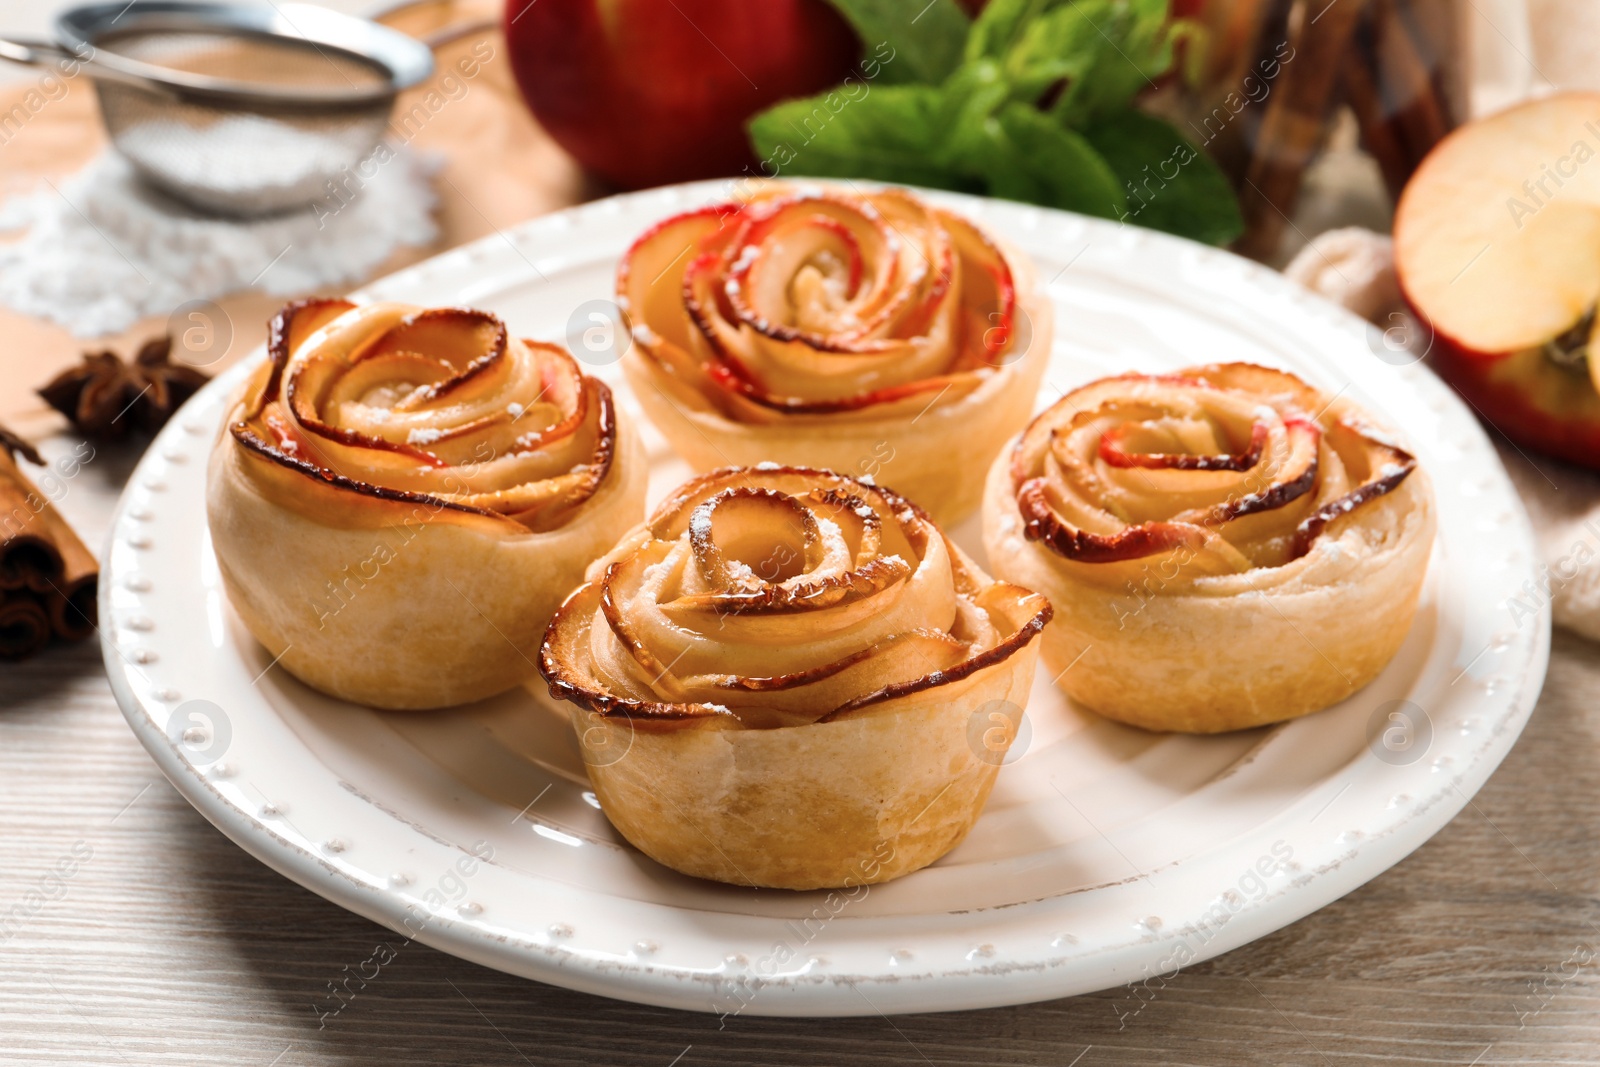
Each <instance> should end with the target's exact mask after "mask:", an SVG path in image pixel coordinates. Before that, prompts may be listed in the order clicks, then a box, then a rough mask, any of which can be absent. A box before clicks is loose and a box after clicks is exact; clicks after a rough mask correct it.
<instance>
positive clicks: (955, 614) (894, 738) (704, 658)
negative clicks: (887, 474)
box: [540, 465, 1050, 889]
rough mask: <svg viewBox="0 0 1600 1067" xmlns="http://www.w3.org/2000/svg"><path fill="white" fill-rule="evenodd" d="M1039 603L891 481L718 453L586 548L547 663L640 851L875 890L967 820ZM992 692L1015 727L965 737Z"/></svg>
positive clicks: (1025, 657)
mask: <svg viewBox="0 0 1600 1067" xmlns="http://www.w3.org/2000/svg"><path fill="white" fill-rule="evenodd" d="M1049 617H1050V605H1049V604H1048V602H1047V601H1046V600H1045V599H1044V598H1043V597H1041V596H1039V595H1037V594H1035V593H1030V592H1028V591H1027V590H1025V589H1020V588H1018V587H1016V586H1013V585H1008V584H1007V583H1004V582H994V581H992V580H990V579H989V578H988V577H987V576H986V575H984V574H983V573H982V572H981V571H980V570H978V568H977V567H976V566H975V565H974V564H973V563H972V562H971V560H969V559H967V558H966V556H965V555H964V554H963V553H962V552H961V550H960V549H959V548H957V547H956V546H955V545H954V544H952V543H951V542H950V541H948V540H947V539H946V538H945V536H944V534H943V533H942V532H940V530H939V529H938V527H936V526H935V525H934V524H933V522H932V521H931V520H930V519H929V518H928V517H927V516H926V515H925V514H924V513H923V512H922V511H921V510H920V509H918V508H917V507H916V506H915V505H913V504H910V503H908V502H907V501H905V500H904V499H903V498H901V497H899V496H898V495H896V494H895V493H892V492H890V491H888V490H886V489H881V488H878V487H876V486H873V485H870V484H865V483H862V482H858V481H854V480H852V479H849V478H845V477H843V476H841V475H838V474H835V473H833V472H831V471H819V470H810V469H805V468H787V467H777V466H775V465H773V466H770V467H768V468H765V469H758V468H726V469H723V470H719V471H713V472H711V473H710V474H707V475H703V476H701V477H700V478H697V479H695V480H693V481H691V482H689V483H688V484H687V485H684V486H683V487H682V488H680V489H679V490H678V491H677V492H676V493H674V494H673V495H672V496H671V497H670V498H669V499H668V500H666V501H665V502H664V503H663V504H662V505H661V506H660V507H659V508H658V509H657V510H656V512H655V513H654V514H653V515H652V516H651V517H650V519H649V521H648V522H647V524H646V525H644V526H641V527H639V528H638V529H636V530H634V531H633V532H632V533H630V534H629V535H628V536H627V537H625V538H624V539H623V541H622V542H621V544H619V545H618V546H617V548H616V549H615V550H614V551H612V552H611V553H610V554H608V555H607V556H606V557H604V558H603V559H601V560H599V561H597V562H596V563H595V565H594V566H593V567H592V568H591V569H590V572H589V582H588V584H586V585H584V586H583V587H582V588H580V589H578V590H577V591H576V592H574V593H573V594H572V596H571V597H569V598H568V599H567V601H566V603H565V604H563V605H562V607H561V610H560V611H559V612H558V613H557V614H556V617H555V619H554V620H553V621H552V622H551V624H550V630H549V632H548V634H547V635H546V637H545V642H544V648H543V650H542V654H541V658H540V670H541V671H542V672H543V673H544V676H545V678H546V680H547V681H548V682H549V683H550V692H551V693H552V695H554V696H556V697H557V698H560V699H565V700H568V701H571V702H572V703H573V705H574V707H573V711H572V717H573V725H574V728H575V729H576V730H577V732H578V735H579V739H580V743H581V748H582V750H583V753H584V759H585V762H586V764H587V766H588V770H589V778H590V781H591V782H593V784H594V788H595V793H596V795H597V796H598V797H599V798H600V804H601V807H602V809H603V810H604V811H605V813H606V815H607V816H608V817H609V818H610V819H611V821H612V823H613V824H614V825H615V826H616V827H617V829H618V830H620V831H621V832H622V834H623V835H624V836H625V837H627V838H628V840H630V841H632V842H633V843H634V844H635V845H636V846H638V847H639V848H640V849H641V850H642V851H644V852H645V853H646V854H648V855H650V856H651V857H653V858H655V859H656V860H658V861H659V862H661V863H663V864H665V865H667V866H669V867H672V868H674V869H676V870H679V871H682V872H684V873H686V874H692V875H696V876H699V877H702V878H712V879H716V880H717V881H722V882H732V883H735V884H739V885H758V886H770V887H775V888H786V889H815V888H822V887H827V886H840V885H856V884H867V883H872V882H880V881H883V880H885V879H889V878H894V877H898V876H899V875H902V874H905V873H907V872H909V871H913V870H916V869H918V868H920V867H923V866H925V865H927V864H929V863H931V862H933V861H934V860H936V859H938V858H939V857H940V856H942V855H944V854H945V853H946V852H948V851H949V850H950V849H952V848H954V847H955V846H956V844H957V843H958V842H960V840H961V839H962V838H963V837H964V836H966V833H967V831H968V830H969V829H970V828H971V826H972V824H973V822H975V821H976V819H977V817H978V814H979V812H980V811H981V810H982V809H983V804H984V801H985V800H986V799H987V797H988V794H989V790H990V788H991V786H992V785H993V784H994V779H995V774H996V772H997V771H998V769H999V764H1000V762H1001V758H1002V757H1003V756H1004V753H1005V749H1006V748H1007V747H1008V746H1009V743H1010V737H1011V736H1014V734H1015V729H1016V726H1017V725H1018V723H1019V722H1020V717H1021V708H1022V705H1023V704H1024V703H1025V702H1026V700H1027V694H1028V688H1029V685H1030V684H1031V682H1032V678H1033V664H1034V658H1035V648H1036V642H1035V641H1034V638H1035V637H1036V636H1037V635H1038V633H1039V631H1040V630H1041V629H1042V628H1043V627H1044V624H1045V622H1047V621H1048V620H1049ZM997 709H998V710H999V711H1000V713H1001V714H1003V715H1004V716H1005V717H1006V718H1007V720H1008V722H1009V726H1010V730H1009V733H1008V736H1007V737H1005V738H1004V741H1003V743H1002V744H999V745H995V744H993V738H992V735H991V736H990V737H989V738H984V739H983V740H980V741H975V740H974V737H975V736H977V737H979V738H982V737H983V730H979V731H977V732H976V734H975V733H974V730H973V723H974V721H975V717H976V721H977V722H978V723H979V724H980V725H981V727H983V728H984V729H992V728H993V726H994V725H995V723H994V720H993V719H991V718H990V717H989V716H990V714H991V713H994V712H995V711H996V710H997Z"/></svg>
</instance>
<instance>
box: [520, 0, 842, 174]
mask: <svg viewBox="0 0 1600 1067" xmlns="http://www.w3.org/2000/svg"><path fill="white" fill-rule="evenodd" d="M505 35H506V45H507V48H508V50H509V52H510V56H511V69H512V72H513V73H514V74H515V75H516V79H517V84H518V86H519V87H520V88H521V89H522V95H523V97H524V98H525V99H526V100H527V102H528V106H529V107H530V108H531V109H532V110H533V114H534V117H535V118H537V119H538V120H539V123H540V125H542V126H543V127H544V128H545V130H547V131H548V132H549V134H550V136H551V137H553V138H555V140H556V142H557V143H558V144H560V145H561V146H562V147H563V148H565V149H566V150H567V151H569V152H571V153H572V154H573V155H574V156H575V157H577V159H578V162H580V163H582V164H583V165H584V166H585V167H587V168H588V169H589V170H590V171H592V172H594V173H595V174H597V175H599V176H600V177H602V178H604V179H605V180H606V181H608V182H610V183H612V184H613V185H617V186H619V187H621V188H624V189H639V188H643V187H645V186H650V185H662V184H665V183H668V182H678V181H688V180H690V179H693V178H710V177H716V176H720V175H731V174H738V173H740V172H741V171H742V170H743V168H745V167H746V166H750V167H751V171H752V173H759V172H757V171H756V170H755V167H754V166H753V164H754V163H755V158H754V156H753V154H752V153H751V150H750V142H749V138H748V137H747V135H746V133H745V128H744V126H745V122H746V120H747V119H749V118H750V116H752V115H754V114H755V113H756V112H757V111H760V110H762V109H763V108H766V107H768V106H770V105H772V104H775V103H777V102H778V101H780V100H787V99H790V98H792V97H796V96H808V95H810V94H813V93H818V92H821V91H822V90H824V89H826V88H828V87H829V86H832V85H836V84H838V83H839V82H840V81H842V80H843V79H844V77H845V76H846V75H847V74H849V73H850V72H851V70H852V68H853V67H854V65H855V63H856V60H857V59H858V58H859V54H860V51H861V45H860V42H859V41H858V40H857V39H856V36H855V33H854V32H853V31H852V30H851V29H850V27H849V25H848V24H847V23H846V22H845V21H844V19H843V18H842V17H841V16H840V15H839V14H838V13H837V12H836V11H835V10H834V9H833V8H832V7H831V6H829V5H828V4H827V3H826V2H825V0H507V3H506V11H505Z"/></svg>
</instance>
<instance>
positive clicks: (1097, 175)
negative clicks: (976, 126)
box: [971, 103, 1127, 218]
mask: <svg viewBox="0 0 1600 1067" xmlns="http://www.w3.org/2000/svg"><path fill="white" fill-rule="evenodd" d="M989 129H990V131H991V139H990V142H989V144H988V146H987V151H985V152H984V153H983V154H981V155H978V156H975V157H973V159H972V160H971V162H972V163H973V165H975V166H977V167H979V168H980V169H981V170H982V172H983V174H984V177H985V178H987V179H988V183H989V191H990V193H992V194H993V195H995V196H1001V197H1005V198H1007V199H1009V200H1024V201H1027V202H1029V203H1034V204H1044V205H1046V206H1047V207H1055V208H1061V209H1063V210H1065V211H1077V212H1080V213H1082V214H1085V215H1098V216H1100V217H1102V218H1116V217H1117V216H1118V215H1119V214H1120V213H1121V212H1122V211H1123V210H1124V208H1125V207H1126V204H1127V200H1126V198H1125V196H1124V194H1123V191H1122V183H1121V182H1120V181H1119V180H1118V178H1117V174H1116V171H1115V170H1113V168H1112V167H1111V166H1110V165H1109V164H1108V163H1107V162H1106V161H1105V160H1104V159H1102V158H1101V157H1100V153H1099V152H1098V151H1097V150H1096V149H1095V147H1094V145H1092V144H1091V143H1090V142H1089V141H1088V140H1087V139H1086V138H1084V137H1083V136H1082V135H1081V134H1078V133H1075V132H1073V131H1072V130H1067V129H1063V128H1061V127H1060V126H1059V125H1057V124H1056V123H1055V122H1053V121H1051V119H1050V117H1049V116H1048V115H1045V114H1043V113H1042V112H1040V111H1039V110H1038V109H1037V108H1034V107H1031V106H1029V105H1027V104H1019V103H1012V104H1009V105H1008V106H1007V107H1006V108H1005V109H1004V110H1003V111H1001V112H1000V114H999V115H998V116H996V117H995V118H994V119H992V120H991V122H990V125H989Z"/></svg>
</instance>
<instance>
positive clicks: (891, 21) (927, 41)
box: [747, 0, 971, 85]
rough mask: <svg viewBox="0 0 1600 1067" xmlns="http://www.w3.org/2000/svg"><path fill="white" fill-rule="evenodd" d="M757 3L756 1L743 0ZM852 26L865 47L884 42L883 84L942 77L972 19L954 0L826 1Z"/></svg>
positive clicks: (957, 62)
mask: <svg viewBox="0 0 1600 1067" xmlns="http://www.w3.org/2000/svg"><path fill="white" fill-rule="evenodd" d="M747 2H759V0H747ZM829 2H830V3H832V4H833V6H834V7H835V8H837V9H838V10H839V13H840V14H841V15H843V16H844V17H845V20H846V21H847V22H849V23H850V25H851V26H852V27H853V28H854V29H855V31H856V34H857V35H858V36H859V37H860V38H861V41H862V43H863V44H864V45H865V46H866V50H867V51H868V52H872V51H873V50H874V49H876V48H878V47H879V46H880V45H882V44H887V45H888V46H889V48H890V49H892V52H891V53H890V54H891V55H892V58H891V59H889V60H888V61H886V62H885V63H884V64H883V73H882V74H881V75H880V78H881V80H882V81H883V82H884V83H885V84H888V85H898V84H909V83H912V82H928V83H937V82H942V81H944V80H945V78H947V77H949V76H950V74H951V72H952V71H954V70H955V69H956V67H957V66H959V65H960V63H961V50H962V48H963V47H964V46H965V44H966V40H967V30H968V29H969V28H970V26H971V23H970V22H968V21H967V14H966V12H964V11H962V10H961V6H960V5H959V4H957V3H956V0H931V2H930V3H928V5H927V6H926V7H924V6H922V5H921V4H920V3H918V2H911V0H829Z"/></svg>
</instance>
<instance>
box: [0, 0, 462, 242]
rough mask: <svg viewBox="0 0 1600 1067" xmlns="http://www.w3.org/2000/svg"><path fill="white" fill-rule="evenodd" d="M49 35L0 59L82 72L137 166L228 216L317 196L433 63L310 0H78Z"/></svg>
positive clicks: (362, 150)
mask: <svg viewBox="0 0 1600 1067" xmlns="http://www.w3.org/2000/svg"><path fill="white" fill-rule="evenodd" d="M55 36H56V40H55V41H52V42H35V41H27V42H23V41H7V40H3V39H0V58H3V59H9V60H12V61H14V62H19V63H29V64H33V65H35V66H45V65H48V66H50V67H53V68H55V69H56V70H58V71H59V72H60V73H61V74H62V75H63V76H65V77H71V76H73V75H75V74H76V73H77V72H78V71H79V70H80V69H81V70H82V72H83V73H85V74H88V75H89V76H90V77H91V78H93V79H94V85H95V91H96V93H97V94H98V96H99V98H100V113H101V115H102V117H103V118H104V120H105V125H106V132H107V134H108V135H109V136H110V138H111V143H112V144H113V145H114V146H115V147H116V149H117V151H118V152H120V153H121V154H122V155H123V156H124V157H126V158H127V160H128V161H129V162H130V163H131V164H132V165H133V167H134V168H135V169H136V170H137V171H138V173H139V174H140V175H141V176H142V177H143V178H144V179H145V180H146V181H148V182H149V183H150V184H152V185H154V186H156V187H157V188H159V189H161V190H162V191H164V192H166V193H168V194H170V195H172V196H174V197H176V198H177V199H179V200H182V201H183V202H185V203H186V204H189V205H191V206H193V207H197V208H200V209H201V210H204V211H209V212H215V213H220V214H225V215H239V216H251V215H263V214H269V213H272V212H278V211H285V210H288V209H290V208H295V207H302V206H304V205H306V204H309V203H311V202H312V201H314V200H316V199H317V198H319V197H321V196H324V195H326V194H327V193H328V191H329V183H330V182H332V183H335V184H336V185H337V183H339V182H340V181H341V180H345V179H346V177H347V175H348V172H349V170H350V169H351V168H354V167H356V166H357V165H359V164H360V163H361V162H363V161H364V160H365V159H366V158H367V157H368V156H369V155H370V154H371V153H372V152H373V150H374V149H375V148H376V147H377V145H378V142H379V141H380V140H381V139H382V137H383V132H384V129H385V127H386V126H387V124H388V121H389V114H390V111H391V110H392V108H393V105H394V98H395V95H396V94H397V93H398V92H400V90H402V89H405V88H407V87H409V86H412V85H415V84H417V83H418V82H420V81H421V80H422V79H424V78H426V77H427V76H428V75H429V74H431V73H432V71H433V53H432V52H430V51H429V49H428V47H427V46H426V45H424V44H422V43H421V42H419V41H415V40H413V39H412V38H410V37H407V36H406V35H404V34H402V33H399V32H397V31H395V30H391V29H389V28H387V27H385V26H380V25H378V24H377V23H373V22H368V21H366V20H364V19H359V18H353V17H351V16H348V15H342V14H339V13H338V12H335V11H331V10H328V9H327V8H322V7H316V6H313V5H311V4H298V3H282V4H273V5H271V6H254V5H245V4H229V3H178V2H174V0H132V2H131V3H128V2H127V0H122V2H114V3H104V4H87V5H84V6H82V7H75V8H72V9H70V10H68V11H67V12H65V13H64V14H62V15H61V16H60V17H59V18H58V19H56V23H55Z"/></svg>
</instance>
